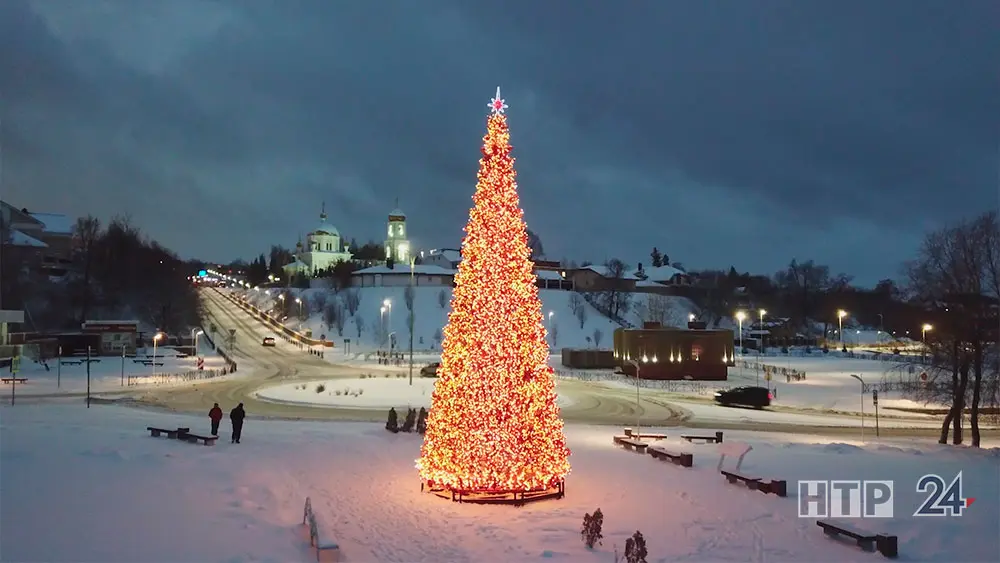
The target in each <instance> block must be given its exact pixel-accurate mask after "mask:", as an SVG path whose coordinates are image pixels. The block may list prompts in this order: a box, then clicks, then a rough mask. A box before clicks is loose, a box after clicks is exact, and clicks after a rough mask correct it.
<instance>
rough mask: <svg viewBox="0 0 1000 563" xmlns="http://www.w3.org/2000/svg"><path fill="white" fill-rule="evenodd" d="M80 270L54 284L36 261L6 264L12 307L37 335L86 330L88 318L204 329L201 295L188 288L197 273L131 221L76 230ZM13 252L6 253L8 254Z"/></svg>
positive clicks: (85, 223)
mask: <svg viewBox="0 0 1000 563" xmlns="http://www.w3.org/2000/svg"><path fill="white" fill-rule="evenodd" d="M72 243H73V244H72V255H71V257H72V263H71V265H70V267H69V268H68V271H67V272H66V274H65V275H63V276H61V277H60V278H52V277H50V276H48V275H46V273H45V272H44V271H42V270H41V269H39V268H37V267H32V265H31V261H30V256H28V255H17V254H14V255H13V256H12V255H10V254H8V255H7V256H5V258H14V260H6V259H5V260H4V267H3V271H2V272H0V275H2V276H3V290H4V300H3V301H4V304H5V306H8V307H18V308H23V309H24V310H25V311H26V312H27V313H28V314H27V317H28V318H27V319H26V320H27V321H28V328H29V329H30V330H36V331H44V330H60V329H72V328H79V326H80V323H81V322H82V321H84V320H88V319H107V318H128V319H137V320H139V321H142V322H144V323H146V324H148V325H151V326H155V327H157V328H159V329H160V330H165V331H181V330H184V329H187V328H188V327H190V326H194V325H195V324H197V322H198V296H197V294H196V292H195V289H194V288H193V287H192V285H191V284H190V283H189V282H188V281H187V276H188V275H189V274H190V271H189V270H190V267H189V265H188V264H187V263H185V262H184V261H182V260H181V259H180V258H179V257H178V256H177V255H176V254H174V253H173V252H171V251H169V250H167V249H166V248H164V247H163V246H161V245H160V244H159V243H158V242H156V241H155V240H152V239H150V238H149V237H147V236H144V235H143V234H142V232H141V231H140V230H139V228H138V227H136V226H135V225H134V224H133V223H132V222H131V220H130V219H129V218H128V217H126V216H117V217H115V218H113V219H112V220H111V221H110V222H109V223H108V224H107V226H104V225H102V224H101V222H100V220H98V219H97V218H95V217H92V216H87V217H81V218H79V219H77V221H76V223H75V225H74V227H73V241H72ZM7 250H13V249H10V248H8V247H7V246H5V251H7Z"/></svg>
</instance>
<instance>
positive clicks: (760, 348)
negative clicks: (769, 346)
mask: <svg viewBox="0 0 1000 563" xmlns="http://www.w3.org/2000/svg"><path fill="white" fill-rule="evenodd" d="M759 313H760V325H759V328H758V329H757V335H758V336H760V342H759V343H758V346H757V369H756V370H754V371H755V372H756V374H757V387H760V355H761V352H762V351H763V350H764V315H766V314H767V311H766V310H764V309H761V310H760V311H759ZM768 387H770V385H768Z"/></svg>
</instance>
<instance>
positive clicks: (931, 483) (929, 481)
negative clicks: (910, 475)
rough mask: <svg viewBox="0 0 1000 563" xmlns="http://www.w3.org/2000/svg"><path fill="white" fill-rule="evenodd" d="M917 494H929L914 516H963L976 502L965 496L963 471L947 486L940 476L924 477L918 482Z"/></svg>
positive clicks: (972, 498)
mask: <svg viewBox="0 0 1000 563" xmlns="http://www.w3.org/2000/svg"><path fill="white" fill-rule="evenodd" d="M917 492H918V493H927V498H926V499H925V500H924V502H923V504H921V505H920V508H917V511H916V512H914V513H913V515H914V516H961V515H962V513H963V511H964V510H965V509H966V508H969V507H970V506H972V503H973V502H975V501H976V499H975V498H974V497H966V496H965V495H964V493H963V491H962V472H961V471H959V472H958V475H955V478H954V479H952V480H951V483H950V484H948V485H947V486H945V482H944V479H942V478H941V477H940V476H938V475H934V474H931V475H924V476H923V477H921V478H920V480H919V481H917Z"/></svg>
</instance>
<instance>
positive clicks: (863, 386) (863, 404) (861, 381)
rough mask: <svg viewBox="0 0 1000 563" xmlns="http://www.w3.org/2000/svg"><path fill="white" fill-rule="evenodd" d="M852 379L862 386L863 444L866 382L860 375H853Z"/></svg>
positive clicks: (862, 436) (863, 436) (862, 441)
mask: <svg viewBox="0 0 1000 563" xmlns="http://www.w3.org/2000/svg"><path fill="white" fill-rule="evenodd" d="M851 377H853V378H854V379H857V380H858V383H860V384H861V443H864V441H865V380H864V379H862V378H861V376H860V375H855V374H853V373H852V374H851Z"/></svg>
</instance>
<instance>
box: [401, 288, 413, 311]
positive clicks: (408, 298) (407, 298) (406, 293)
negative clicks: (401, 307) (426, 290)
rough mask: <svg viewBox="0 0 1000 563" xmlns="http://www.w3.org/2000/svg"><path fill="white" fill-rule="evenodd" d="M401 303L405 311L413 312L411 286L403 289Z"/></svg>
mask: <svg viewBox="0 0 1000 563" xmlns="http://www.w3.org/2000/svg"><path fill="white" fill-rule="evenodd" d="M403 303H404V304H406V310H407V311H412V310H413V286H412V285H408V286H406V288H405V289H403Z"/></svg>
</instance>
